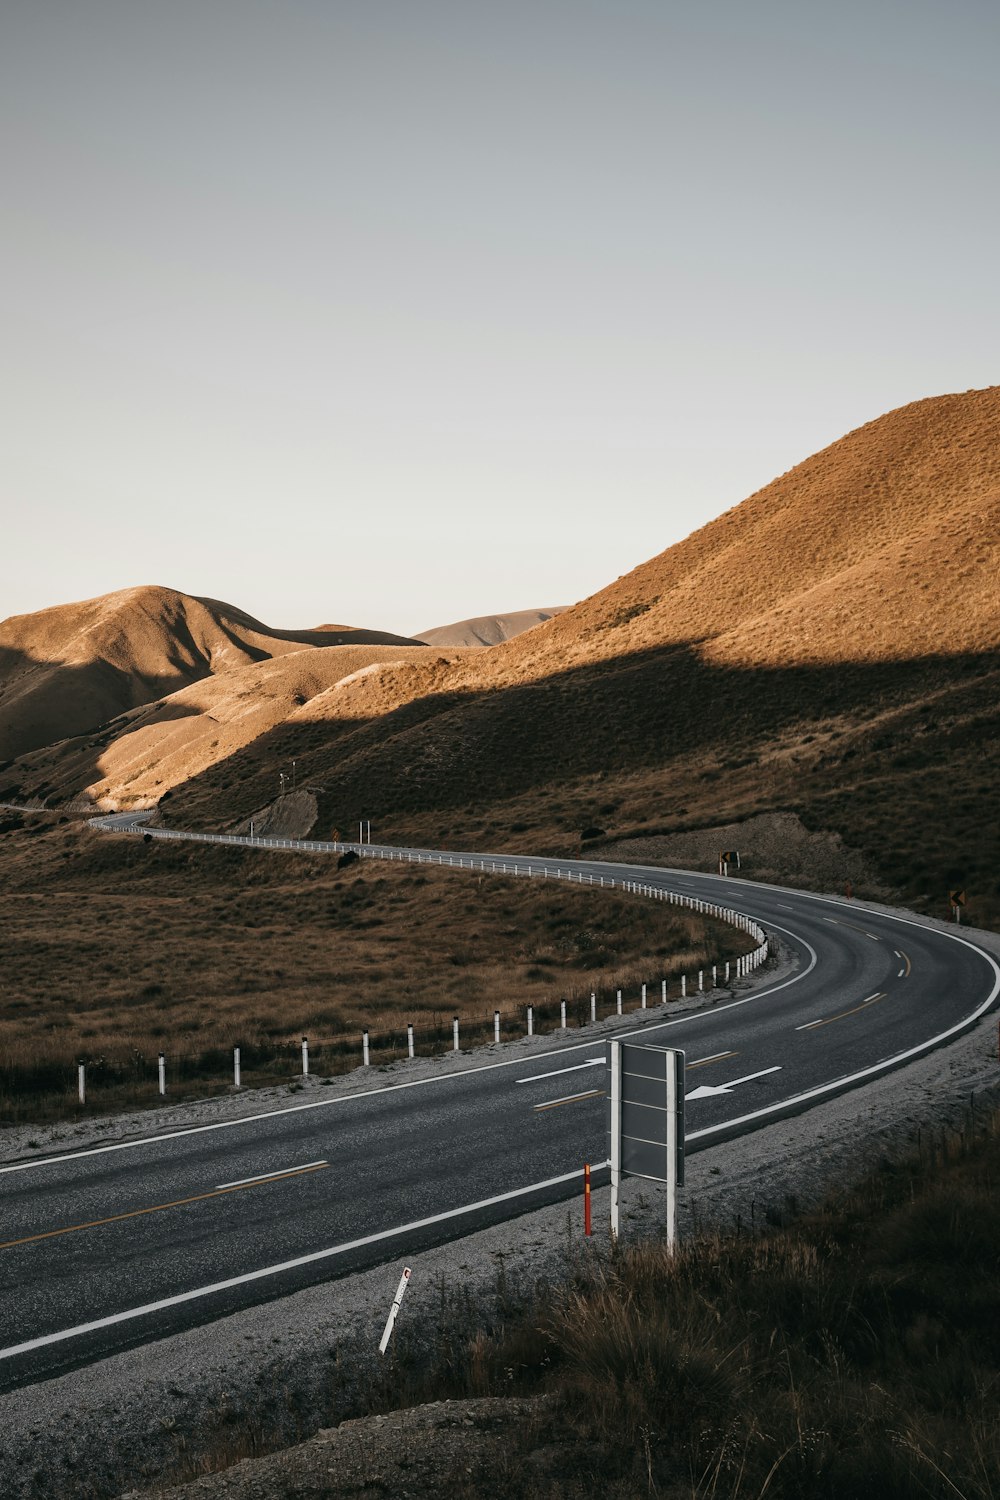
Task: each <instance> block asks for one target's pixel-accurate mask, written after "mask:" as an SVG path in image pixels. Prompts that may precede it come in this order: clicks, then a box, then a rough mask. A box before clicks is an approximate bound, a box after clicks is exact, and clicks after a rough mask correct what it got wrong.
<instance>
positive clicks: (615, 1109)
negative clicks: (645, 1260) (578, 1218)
mask: <svg viewBox="0 0 1000 1500" xmlns="http://www.w3.org/2000/svg"><path fill="white" fill-rule="evenodd" d="M607 1066H608V1073H609V1084H608V1138H609V1140H608V1145H609V1153H608V1154H609V1157H610V1161H611V1232H612V1234H614V1235H617V1234H618V1217H619V1216H618V1200H619V1188H620V1183H621V1178H622V1176H626V1177H645V1178H648V1179H649V1180H650V1181H653V1182H664V1183H666V1185H667V1241H668V1244H669V1245H670V1246H671V1247H672V1246H673V1243H674V1238H675V1232H676V1219H677V1188H678V1186H679V1185H681V1184H683V1182H684V1053H683V1052H681V1051H678V1050H677V1049H675V1048H673V1047H654V1046H650V1045H648V1044H646V1043H642V1042H623V1041H611V1042H608V1044H607Z"/></svg>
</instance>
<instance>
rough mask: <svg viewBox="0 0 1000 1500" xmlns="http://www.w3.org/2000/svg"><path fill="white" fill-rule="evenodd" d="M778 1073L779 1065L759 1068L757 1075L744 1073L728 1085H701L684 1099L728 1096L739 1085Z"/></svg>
mask: <svg viewBox="0 0 1000 1500" xmlns="http://www.w3.org/2000/svg"><path fill="white" fill-rule="evenodd" d="M780 1072H781V1064H780V1063H777V1064H776V1065H775V1066H774V1067H773V1068H761V1070H760V1072H759V1073H746V1074H745V1075H744V1076H743V1077H742V1078H731V1079H730V1080H729V1082H728V1083H715V1084H713V1083H703V1084H701V1085H700V1086H699V1087H698V1088H696V1089H692V1090H691V1092H690V1094H685V1095H684V1097H685V1099H708V1098H710V1097H711V1096H712V1095H713V1094H728V1093H729V1091H730V1089H734V1088H736V1087H738V1085H739V1084H741V1083H751V1082H752V1081H753V1079H755V1078H766V1077H767V1075H768V1073H780Z"/></svg>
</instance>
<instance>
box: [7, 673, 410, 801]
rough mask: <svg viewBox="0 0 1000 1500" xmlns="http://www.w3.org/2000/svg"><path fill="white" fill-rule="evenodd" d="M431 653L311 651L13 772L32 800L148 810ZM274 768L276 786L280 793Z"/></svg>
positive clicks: (192, 694)
mask: <svg viewBox="0 0 1000 1500" xmlns="http://www.w3.org/2000/svg"><path fill="white" fill-rule="evenodd" d="M429 654H430V652H429V648H427V647H425V646H378V645H356V646H311V647H306V648H305V649H304V650H300V651H294V650H292V651H289V652H288V653H287V654H285V655H283V656H276V657H269V658H267V659H266V660H264V661H260V662H252V663H251V664H250V665H248V666H242V667H234V668H233V669H232V670H231V671H228V672H225V673H224V674H222V675H220V676H217V677H206V678H203V679H201V680H200V681H198V682H195V683H192V684H191V685H190V686H189V687H185V688H181V689H180V690H179V691H178V692H176V693H171V694H169V695H168V696H166V697H163V698H159V699H156V700H155V701H154V702H152V703H147V704H143V705H141V706H140V707H139V708H135V709H132V710H130V711H129V712H126V713H124V714H121V715H119V716H118V717H117V718H116V719H114V720H113V721H111V723H110V724H106V725H104V726H102V727H100V728H99V729H97V730H96V731H95V730H91V731H89V732H88V733H87V734H85V735H80V736H76V737H73V738H69V739H66V740H61V741H57V742H56V743H55V744H52V745H46V746H43V747H42V748H40V749H38V750H35V751H32V752H30V753H29V754H27V755H24V756H22V757H21V758H20V759H19V760H18V761H16V762H15V763H14V765H13V766H12V767H10V768H9V769H8V772H7V775H8V776H16V778H17V782H18V785H19V786H25V785H27V786H29V787H30V788H31V791H32V794H33V795H34V796H42V797H45V798H47V799H49V800H50V801H56V802H72V801H76V800H78V799H79V798H81V797H82V798H83V799H84V800H85V801H87V802H91V803H96V804H97V805H99V806H102V807H112V808H119V807H122V806H127V807H132V806H142V807H145V806H150V805H154V804H155V803H156V802H157V801H159V800H160V798H162V797H163V796H164V795H165V794H166V793H167V792H168V791H171V790H172V789H173V788H174V787H176V786H179V785H182V784H183V783H185V782H187V781H190V780H191V779H192V778H194V777H197V776H200V775H202V774H203V773H204V772H205V771H206V770H207V769H208V768H209V767H211V766H214V765H215V764H216V763H217V762H221V761H226V760H228V759H229V758H230V757H232V756H233V755H234V754H235V753H236V752H237V751H238V750H241V749H242V748H244V747H245V746H248V745H252V744H253V743H254V742H255V741H256V740H259V739H261V737H262V736H264V735H267V734H270V733H272V732H273V731H274V730H275V729H276V728H277V727H278V726H279V725H281V724H282V723H284V721H285V720H287V719H293V720H294V719H295V718H296V715H298V714H301V713H302V712H304V711H305V710H306V709H308V707H309V705H310V704H311V703H315V702H317V701H321V702H322V712H323V713H324V715H326V716H330V715H331V714H332V712H333V708H334V704H335V701H336V694H337V691H338V688H339V687H340V686H342V685H344V686H346V685H347V684H350V683H351V682H353V681H354V680H355V679H356V678H357V676H358V675H359V674H362V673H367V672H370V671H374V670H377V669H378V668H379V666H380V664H382V663H393V664H398V663H400V662H401V661H405V660H407V659H410V660H412V659H413V658H417V657H420V656H421V655H424V656H426V655H429ZM285 769H288V768H285V767H283V766H276V767H275V768H273V774H272V778H271V779H272V783H273V786H274V789H275V791H277V789H278V786H279V771H280V770H285Z"/></svg>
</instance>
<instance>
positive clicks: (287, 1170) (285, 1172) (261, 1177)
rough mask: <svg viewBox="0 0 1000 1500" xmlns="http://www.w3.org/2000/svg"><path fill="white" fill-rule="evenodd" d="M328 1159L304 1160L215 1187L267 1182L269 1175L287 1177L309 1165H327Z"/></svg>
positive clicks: (304, 1169) (306, 1169)
mask: <svg viewBox="0 0 1000 1500" xmlns="http://www.w3.org/2000/svg"><path fill="white" fill-rule="evenodd" d="M329 1165H330V1163H329V1162H328V1161H304V1162H302V1164H301V1165H300V1166H297V1167H278V1168H277V1170H276V1171H274V1172H260V1173H258V1175H257V1176H256V1177H240V1178H238V1180H237V1181H236V1182H217V1183H216V1184H215V1186H216V1188H217V1189H218V1190H220V1191H221V1189H222V1188H231V1187H246V1185H247V1183H249V1182H267V1180H268V1178H269V1177H288V1176H290V1175H291V1174H292V1173H294V1172H306V1171H308V1170H309V1168H310V1167H328V1166H329Z"/></svg>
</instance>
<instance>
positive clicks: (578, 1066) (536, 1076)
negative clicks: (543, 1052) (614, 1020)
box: [514, 1057, 604, 1083]
mask: <svg viewBox="0 0 1000 1500" xmlns="http://www.w3.org/2000/svg"><path fill="white" fill-rule="evenodd" d="M597 1067H601V1068H603V1067H604V1058H603V1057H591V1058H589V1059H588V1060H587V1062H582V1063H573V1064H572V1066H571V1067H568V1068H555V1069H554V1070H553V1071H552V1072H551V1073H533V1074H532V1076H531V1077H530V1078H515V1079H514V1082H515V1083H540V1082H541V1080H542V1079H543V1078H560V1077H561V1076H562V1075H563V1073H579V1072H580V1071H581V1070H582V1069H583V1068H597Z"/></svg>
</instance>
